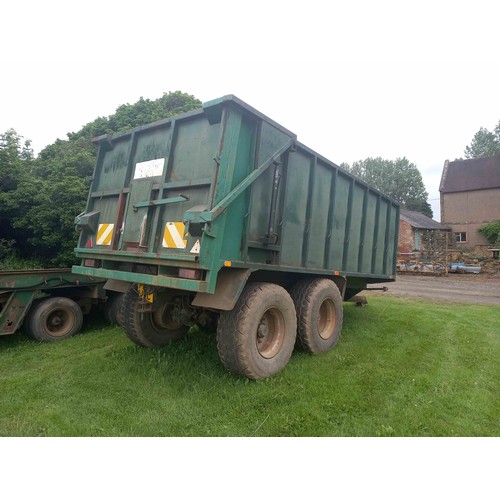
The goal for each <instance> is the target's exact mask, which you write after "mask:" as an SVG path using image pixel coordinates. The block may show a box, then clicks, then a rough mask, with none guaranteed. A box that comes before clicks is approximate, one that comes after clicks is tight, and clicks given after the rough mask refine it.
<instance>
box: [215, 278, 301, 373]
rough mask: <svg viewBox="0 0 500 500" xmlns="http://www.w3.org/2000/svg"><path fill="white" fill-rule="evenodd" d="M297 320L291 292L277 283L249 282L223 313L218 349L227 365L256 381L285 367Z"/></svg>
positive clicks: (290, 351)
mask: <svg viewBox="0 0 500 500" xmlns="http://www.w3.org/2000/svg"><path fill="white" fill-rule="evenodd" d="M296 331H297V320H296V316H295V308H294V305H293V301H292V299H291V297H290V295H289V294H288V292H287V291H286V290H285V289H284V288H282V287H280V286H278V285H274V284H270V283H256V284H249V285H247V286H246V287H245V289H244V290H243V292H242V294H241V296H240V298H239V299H238V302H237V303H236V305H235V307H234V308H233V310H231V311H225V312H223V313H221V315H220V318H219V323H218V325H217V348H218V350H219V356H220V358H221V361H222V363H223V364H224V366H225V367H226V368H227V369H228V370H229V371H230V372H231V373H234V374H237V375H243V376H245V377H248V378H250V379H253V380H259V379H263V378H266V377H270V376H271V375H274V374H275V373H277V372H279V371H280V370H282V369H283V368H284V367H285V366H286V364H287V363H288V360H289V359H290V356H291V355H292V352H293V348H294V345H295V337H296Z"/></svg>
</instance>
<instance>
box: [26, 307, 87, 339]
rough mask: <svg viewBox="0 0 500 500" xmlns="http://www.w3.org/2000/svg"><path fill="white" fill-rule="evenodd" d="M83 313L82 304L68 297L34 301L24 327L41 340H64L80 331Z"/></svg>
mask: <svg viewBox="0 0 500 500" xmlns="http://www.w3.org/2000/svg"><path fill="white" fill-rule="evenodd" d="M82 323H83V313H82V310H81V309H80V306H79V305H78V304H77V303H76V302H74V301H73V300H71V299H68V298H66V297H51V298H48V299H44V300H41V301H39V302H36V303H34V304H33V305H32V306H31V309H30V311H29V312H28V316H27V318H26V320H25V322H24V329H25V331H26V333H27V334H28V335H29V336H30V337H33V338H35V339H36V340H39V341H41V342H50V341H54V340H62V339H66V338H68V337H71V336H72V335H74V334H75V333H78V332H79V331H80V328H81V327H82Z"/></svg>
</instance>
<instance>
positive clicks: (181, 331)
mask: <svg viewBox="0 0 500 500" xmlns="http://www.w3.org/2000/svg"><path fill="white" fill-rule="evenodd" d="M155 300H161V301H162V306H161V307H160V308H159V309H157V310H156V311H155V312H140V310H139V302H140V299H139V293H138V291H137V286H136V285H132V286H131V287H130V288H129V290H128V292H127V293H126V294H125V295H124V297H123V300H122V308H121V315H122V317H123V328H124V329H125V333H126V334H127V337H128V338H129V339H130V340H131V341H132V342H134V343H136V344H137V345H140V346H143V347H162V346H164V345H167V344H169V343H170V342H171V341H172V340H178V339H181V338H182V337H184V336H185V335H186V333H187V332H188V330H189V326H185V325H183V324H179V323H175V322H174V321H173V320H171V324H170V325H168V326H166V321H165V316H164V314H165V313H168V308H169V296H168V294H157V297H156V299H155ZM159 320H161V321H163V324H161V323H160V321H159Z"/></svg>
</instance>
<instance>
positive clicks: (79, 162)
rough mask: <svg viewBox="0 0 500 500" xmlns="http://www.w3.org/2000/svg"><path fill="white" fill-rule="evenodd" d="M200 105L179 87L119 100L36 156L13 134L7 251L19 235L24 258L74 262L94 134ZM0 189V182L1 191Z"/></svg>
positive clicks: (0, 161)
mask: <svg viewBox="0 0 500 500" xmlns="http://www.w3.org/2000/svg"><path fill="white" fill-rule="evenodd" d="M200 106H201V102H200V101H199V100H198V99H196V98H194V97H193V96H191V95H188V94H184V93H182V92H180V91H176V92H169V93H165V94H163V96H162V97H160V98H159V99H156V100H150V99H143V98H141V99H139V101H137V102H136V103H134V104H124V105H122V106H119V107H118V108H117V110H116V112H115V113H114V114H113V115H111V116H108V117H99V118H96V119H95V120H94V121H92V122H90V123H87V124H86V125H84V126H83V127H82V129H81V130H79V131H78V132H74V133H68V139H67V140H60V139H58V140H56V141H55V142H54V143H53V144H50V145H48V146H47V147H45V148H44V149H43V150H42V151H41V152H40V154H39V155H38V157H37V158H36V159H33V157H32V156H33V155H32V151H31V150H30V149H29V142H28V143H27V144H25V146H24V148H23V147H22V146H21V142H20V141H21V137H20V136H17V134H15V133H13V134H10V135H9V140H8V141H7V142H8V148H7V146H5V148H7V149H8V151H9V156H8V157H9V159H10V160H9V162H10V163H9V162H7V161H5V162H4V161H3V157H2V156H1V155H2V152H3V149H5V148H3V149H2V148H1V147H0V176H2V173H3V174H4V175H3V177H4V178H5V185H7V181H8V185H9V186H10V188H9V189H10V195H9V197H7V198H5V199H4V200H0V219H1V218H2V208H1V207H3V209H4V213H6V214H7V219H8V226H7V225H6V226H5V227H8V228H9V232H8V234H5V235H2V233H1V228H2V227H4V225H3V222H4V221H2V220H0V240H2V239H3V240H4V243H3V248H4V253H5V251H7V250H8V249H10V248H11V247H12V245H11V242H12V240H15V242H16V245H15V247H14V248H13V249H14V250H16V251H17V252H18V253H19V254H20V256H21V257H22V258H29V257H36V258H38V259H40V260H41V261H42V262H44V264H45V265H49V266H61V267H66V266H70V265H71V264H72V263H74V262H75V258H74V255H73V249H74V248H75V246H76V241H77V233H76V231H75V229H74V219H75V216H76V215H78V214H79V213H81V212H82V211H83V210H84V209H85V204H86V200H87V195H88V191H89V187H90V183H91V179H92V173H93V170H94V165H95V160H96V148H95V147H94V145H93V144H92V142H91V141H90V139H91V137H93V136H98V135H102V134H107V133H110V134H113V133H117V132H122V131H125V130H129V129H130V128H133V127H136V126H140V125H145V124H147V123H150V122H152V121H156V120H159V119H162V118H168V117H170V116H173V115H177V114H179V113H184V112H187V111H191V110H193V109H196V108H199V107H200ZM1 144H3V136H2V143H1ZM30 151H31V154H30ZM5 154H6V153H5ZM27 160H29V162H28V161H27ZM11 163H12V167H11V166H10V165H11ZM4 164H5V166H4V167H2V165H4ZM23 164H24V165H23ZM28 164H29V169H27V168H26V166H28ZM0 180H1V177H0ZM1 185H3V184H2V182H0V186H1ZM1 191H2V188H1V187H0V196H1V195H2V193H1ZM0 243H1V241H0Z"/></svg>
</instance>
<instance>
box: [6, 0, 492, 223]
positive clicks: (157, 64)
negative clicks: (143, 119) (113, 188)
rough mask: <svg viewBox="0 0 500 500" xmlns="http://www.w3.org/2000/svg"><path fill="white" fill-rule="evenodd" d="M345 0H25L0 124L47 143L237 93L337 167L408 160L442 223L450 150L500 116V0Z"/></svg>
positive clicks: (16, 14) (9, 38)
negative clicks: (142, 113) (174, 94)
mask: <svg viewBox="0 0 500 500" xmlns="http://www.w3.org/2000/svg"><path fill="white" fill-rule="evenodd" d="M342 3H346V4H347V5H339V3H338V2H335V1H330V2H326V1H323V2H317V1H315V0H309V1H307V2H297V1H294V0H288V1H286V2H285V1H274V2H273V1H272V0H267V1H260V0H253V1H252V2H251V3H245V4H243V3H238V2H234V1H233V2H230V1H211V2H199V1H189V2H184V3H182V4H181V3H180V2H176V5H175V6H172V5H170V4H171V2H168V1H166V0H164V1H162V2H159V1H151V0H143V1H141V2H137V1H135V2H129V1H121V2H119V3H114V2H102V1H94V0H88V1H86V2H58V1H50V0H48V1H44V2H36V1H23V0H17V1H16V2H15V4H12V5H9V6H3V7H2V30H1V31H0V42H1V44H2V61H3V62H2V63H1V65H2V72H1V75H2V76H1V78H0V89H1V92H0V132H4V131H5V130H7V129H8V128H11V127H12V128H14V129H15V130H16V131H17V132H18V133H20V134H21V135H23V136H24V137H25V138H28V139H31V140H32V143H33V147H34V149H35V151H36V152H39V151H40V149H42V148H43V147H44V146H46V145H47V144H50V143H52V142H54V141H55V140H56V139H57V138H61V139H64V138H66V133H67V132H72V131H77V130H79V129H80V128H81V127H82V126H83V125H84V124H85V123H87V122H89V121H92V120H93V119H95V118H96V117H97V116H107V115H109V114H112V113H113V112H114V111H115V109H116V108H117V106H119V105H120V104H124V103H133V102H135V101H137V100H138V99H139V97H141V96H142V97H144V98H150V99H156V98H158V97H160V96H161V95H162V93H163V92H168V91H173V90H181V91H184V92H187V93H190V94H192V95H194V96H195V97H197V98H198V99H200V100H201V101H207V100H211V99H215V98H217V97H221V96H223V95H225V94H235V95H236V96H238V97H239V98H241V99H243V100H244V101H246V102H247V103H248V104H250V105H252V106H253V107H255V108H257V109H258V110H259V111H261V112H263V113H264V114H266V115H268V116H269V117H271V118H272V119H274V120H276V121H277V122H279V123H280V124H282V125H283V126H285V127H286V128H288V129H290V130H292V131H293V132H294V133H296V134H297V136H298V139H299V141H301V142H303V143H304V144H306V145H307V146H309V147H311V148H312V149H314V150H316V151H317V152H318V153H320V154H322V155H323V156H326V157H327V158H329V159H330V160H332V161H333V162H335V163H337V164H339V163H342V162H348V163H352V162H354V161H356V160H361V159H364V158H367V157H369V156H371V157H377V156H381V157H383V158H386V159H396V158H398V157H402V156H406V157H407V158H408V160H410V161H411V162H413V163H415V164H416V165H417V167H418V168H419V170H420V172H421V173H422V176H423V179H424V183H425V186H426V188H427V191H428V193H429V200H430V203H431V205H432V207H433V210H434V218H435V219H436V220H439V202H438V198H439V191H438V188H439V181H440V177H441V171H442V167H443V163H444V161H445V160H446V159H450V160H453V159H455V158H458V157H461V156H463V152H464V149H465V147H466V146H467V145H468V144H470V142H471V140H472V137H473V136H474V134H475V133H476V132H477V131H478V130H479V128H480V127H486V128H488V129H490V130H492V129H493V128H494V126H495V125H496V124H497V123H498V121H499V120H500V55H499V50H498V48H499V44H498V19H499V17H498V15H497V14H498V12H497V8H496V7H495V2H493V1H491V2H490V1H482V0H475V1H474V2H473V3H472V2H461V1H453V2H448V1H443V2H439V1H438V0H434V1H432V2H427V1H425V0H421V1H419V2H412V3H411V4H410V3H409V2H402V1H383V0H382V1H378V2H369V1H356V0H354V1H349V2H342ZM407 5H408V6H407ZM327 6H329V7H328V8H327Z"/></svg>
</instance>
